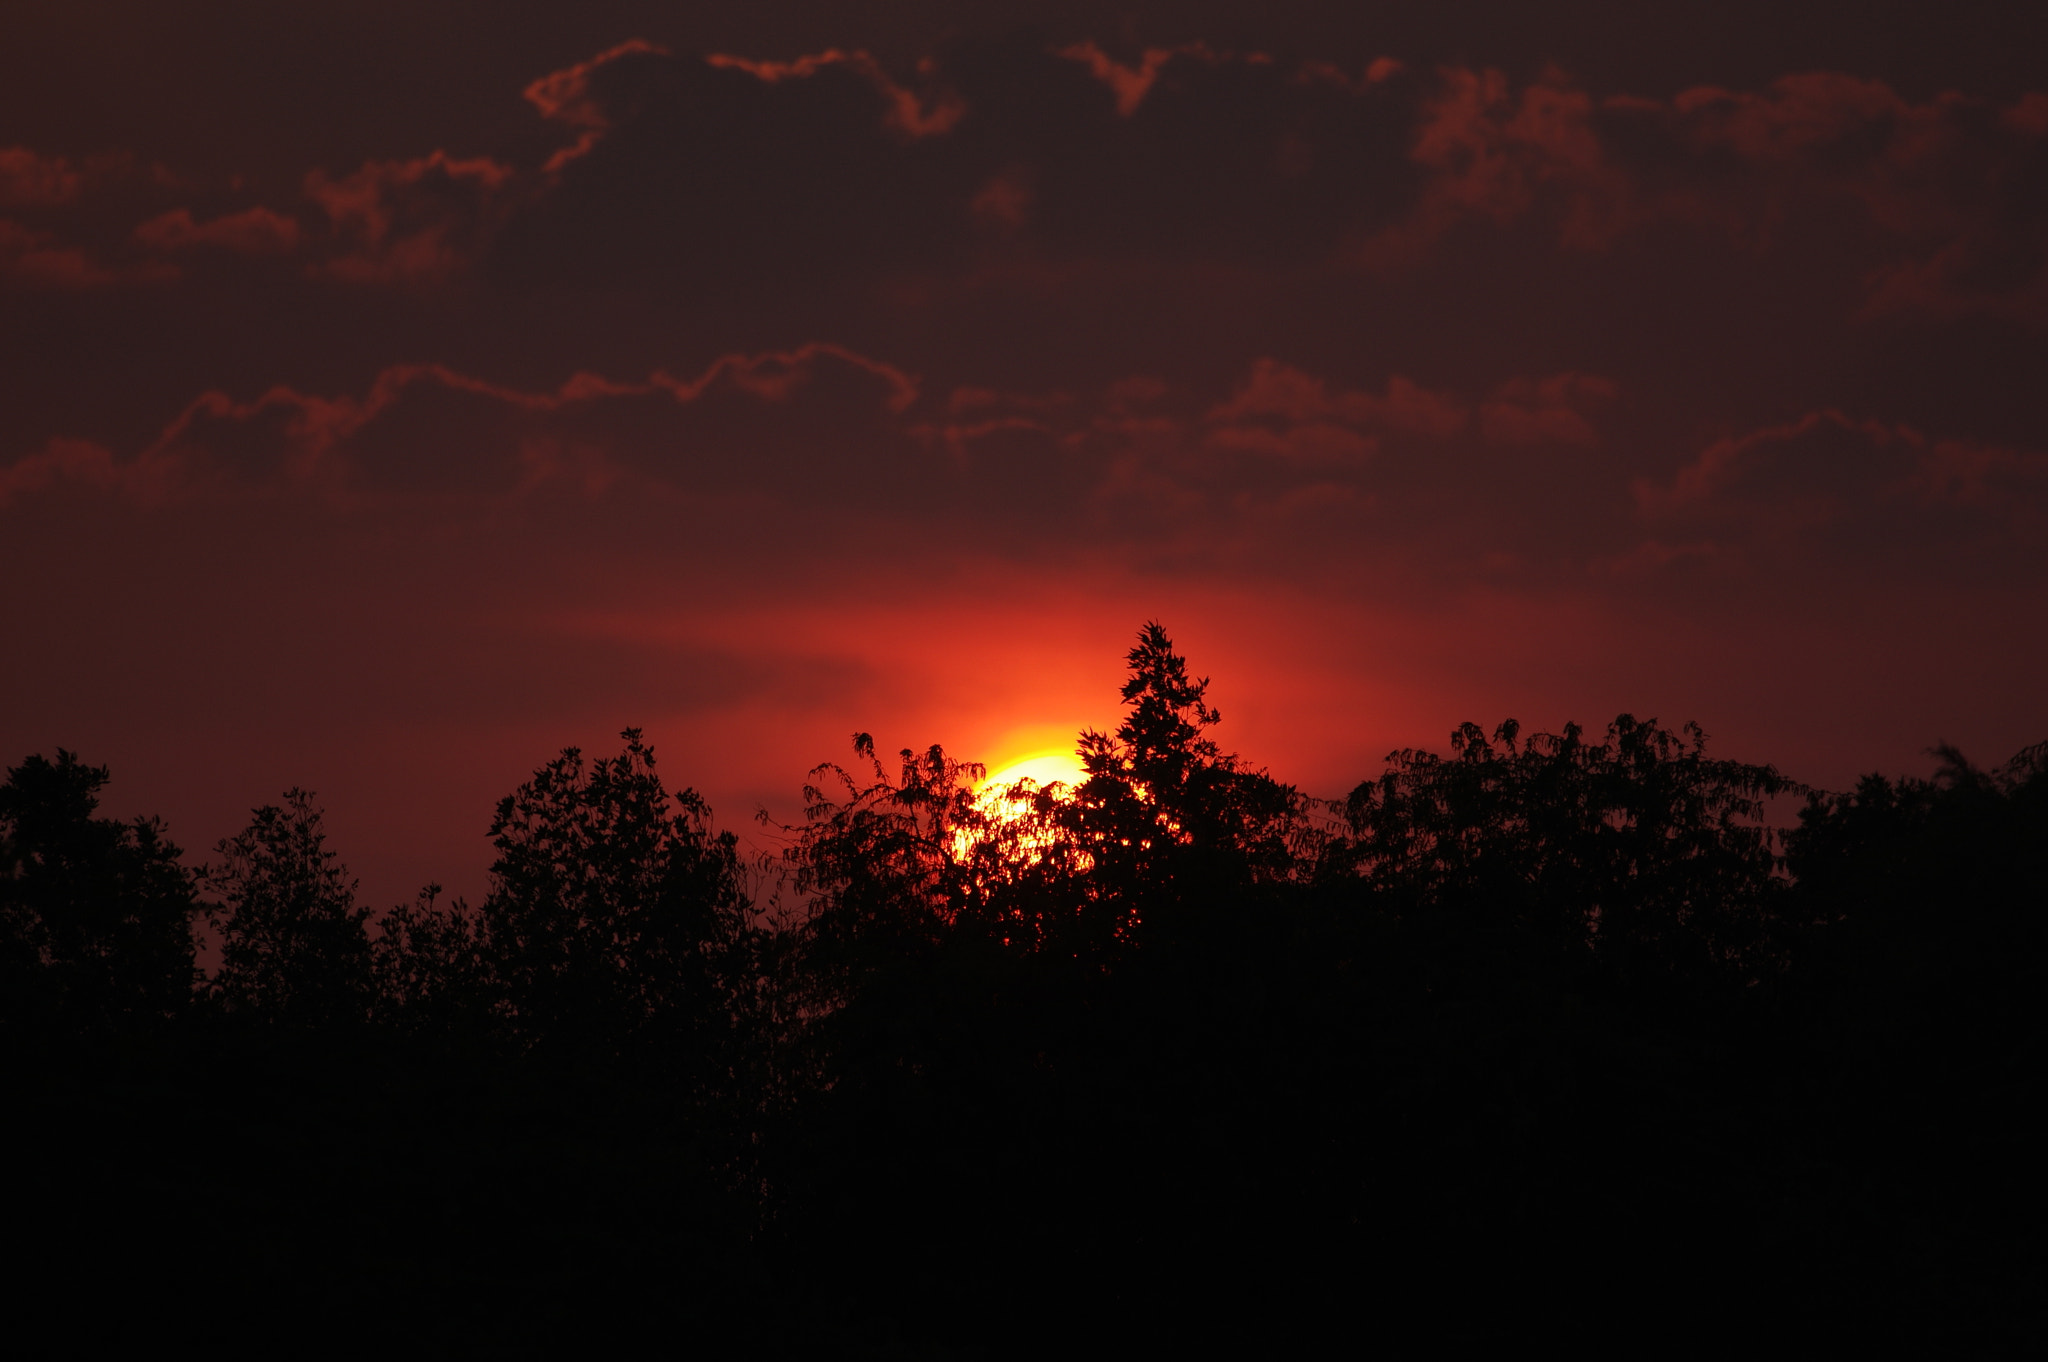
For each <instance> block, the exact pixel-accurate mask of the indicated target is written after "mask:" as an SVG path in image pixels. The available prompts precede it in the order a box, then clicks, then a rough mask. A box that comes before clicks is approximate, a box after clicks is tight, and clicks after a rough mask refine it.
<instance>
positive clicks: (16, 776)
mask: <svg viewBox="0 0 2048 1362" xmlns="http://www.w3.org/2000/svg"><path fill="white" fill-rule="evenodd" d="M107 779H108V775H107V768H106V767H104V766H87V765H85V764H83V763H82V762H80V761H79V760H78V757H77V755H76V754H75V753H72V752H69V751H66V750H65V749H63V748H59V749H57V760H56V761H54V762H53V761H51V760H49V759H48V758H46V757H43V756H40V755H38V756H32V757H30V758H28V759H27V760H26V761H24V762H22V764H21V765H20V766H17V767H14V768H13V769H11V770H10V771H8V773H7V782H6V784H5V785H0V1018H4V1019H5V1020H6V1021H7V1022H9V1023H11V1024H30V1025H49V1024H54V1025H58V1026H64V1027H71V1028H82V1029H86V1030H101V1029H106V1028H110V1027H112V1028H129V1027H134V1026H138V1025H143V1024H147V1023H151V1022H156V1021H161V1020H162V1019H164V1018H166V1017H169V1016H172V1015H174V1014H176V1013H177V1012H179V1011H181V1010H182V1009H183V1008H184V1007H185V1005H186V1004H187V1002H188V1001H189V1000H190V997H191V992H192V981H193V944H192V933H191V923H192V917H193V914H194V912H195V911H196V909H195V901H194V895H193V888H192V880H191V876H190V874H189V873H188V872H187V871H186V870H185V868H184V866H183V865H181V864H180V863H179V860H178V857H179V854H180V853H179V851H178V848H177V847H176V846H175V845H173V844H172V843H171V842H170V840H169V839H168V838H166V837H165V836H164V830H163V825H162V823H161V822H159V821H157V820H156V819H144V818H138V819H136V820H135V821H134V822H132V823H121V822H116V821H114V820H112V819H106V818H96V817H94V814H95V812H96V811H97V810H98V808H99V791H100V789H101V787H102V786H104V785H105V784H106V783H107Z"/></svg>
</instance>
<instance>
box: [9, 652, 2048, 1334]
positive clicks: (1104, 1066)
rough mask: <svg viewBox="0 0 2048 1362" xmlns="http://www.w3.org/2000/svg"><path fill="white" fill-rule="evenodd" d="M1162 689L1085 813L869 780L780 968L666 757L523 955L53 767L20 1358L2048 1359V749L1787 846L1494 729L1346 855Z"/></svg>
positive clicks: (1742, 787)
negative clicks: (1529, 1348)
mask: <svg viewBox="0 0 2048 1362" xmlns="http://www.w3.org/2000/svg"><path fill="white" fill-rule="evenodd" d="M1132 678H1133V679H1132V683H1131V686H1130V687H1127V689H1126V700H1127V701H1128V702H1129V703H1130V705H1131V717H1130V720H1129V721H1128V722H1127V723H1126V725H1125V726H1124V728H1123V729H1121V730H1119V732H1118V733H1117V734H1115V735H1111V736H1104V737H1100V738H1091V739H1090V740H1089V741H1087V742H1084V750H1085V751H1086V752H1087V755H1088V763H1089V769H1090V772H1091V777H1090V780H1089V782H1088V784H1087V785H1085V786H1083V787H1082V789H1081V790H1080V791H1079V792H1078V793H1077V794H1076V795H1075V796H1074V797H1073V798H1070V799H1066V800H1057V799H1046V798H1039V799H1037V800H1032V799H1029V798H1026V799H1023V800H1020V801H1018V803H1017V807H1016V808H1015V809H1014V810H1012V811H1011V812H1010V814H1009V815H1008V816H1005V817H995V818H992V817H990V816H989V814H988V811H987V810H985V809H981V808H979V807H978V806H976V805H974V804H973V803H972V802H971V800H969V799H968V798H967V797H966V794H965V788H966V787H965V775H966V774H967V773H965V772H963V771H962V769H961V768H958V767H956V766H954V765H953V763H952V762H951V761H950V760H948V759H947V758H945V756H944V754H943V753H940V752H938V751H937V750H936V749H934V750H933V751H931V752H928V753H924V754H908V753H907V754H905V758H904V762H903V765H902V769H901V772H900V774H899V775H897V776H893V777H892V776H888V775H885V774H884V773H883V772H882V769H881V768H880V767H879V766H876V767H874V768H873V777H872V779H869V778H868V777H866V776H864V775H861V774H859V773H856V774H855V775H853V776H849V777H847V778H846V779H845V780H843V781H842V780H841V779H840V773H838V772H836V769H828V768H821V771H820V772H819V773H816V774H815V776H814V779H815V780H816V782H817V784H818V786H819V787H820V788H819V789H818V790H816V791H813V794H814V795H815V798H813V800H812V801H811V809H810V812H809V815H808V817H807V819H806V822H805V824H804V825H803V826H801V827H798V828H793V829H786V830H784V832H785V834H786V837H787V841H788V847H789V850H788V854H787V856H786V857H785V858H784V862H783V865H782V867H781V868H782V871H783V872H784V874H785V876H786V878H785V879H784V880H782V881H781V891H782V894H783V897H782V899H781V900H780V901H781V902H783V903H785V904H801V905H802V911H801V912H790V913H787V914H785V915H784V916H783V917H782V918H781V919H780V920H777V919H775V918H773V917H771V916H769V915H767V914H766V911H765V910H766V909H767V908H769V907H770V906H771V905H770V902H769V896H770V894H771V892H772V891H773V890H774V889H775V887H776V882H775V881H773V880H771V879H765V878H763V875H762V874H761V872H760V869H759V868H749V867H747V866H746V865H744V864H743V863H742V862H741V860H740V858H739V856H738V853H737V850H736V848H735V846H734V844H733V843H732V841H731V840H730V839H729V838H726V837H722V836H721V835H719V834H717V833H716V832H715V831H713V829H712V827H711V825H710V823H709V818H708V811H705V810H703V809H702V808H701V805H699V804H697V803H695V801H694V797H693V796H690V795H688V794H687V792H684V793H683V794H682V795H680V796H675V797H671V796H670V795H669V794H668V793H667V792H666V791H664V790H663V789H662V788H661V786H660V783H659V782H658V781H656V780H655V779H654V777H653V774H652V754H651V753H649V752H647V751H646V749H645V748H644V747H642V746H641V745H640V744H639V741H638V739H637V736H636V735H628V745H627V749H626V751H625V753H624V754H623V755H621V756H620V757H618V758H615V759H609V760H606V761H600V762H597V763H594V764H591V765H589V766H586V765H584V764H583V763H582V761H581V759H580V758H574V759H572V758H571V757H570V756H569V755H567V754H565V756H564V758H563V759H562V760H561V761H558V762H556V763H552V764H551V765H550V766H548V767H545V768H543V769H542V770H541V771H539V772H537V773H536V775H535V779H534V781H532V782H530V783H529V784H528V785H527V786H524V787H522V789H521V790H520V791H519V792H517V793H516V794H515V795H513V796H512V797H509V798H508V799H507V800H506V801H505V803H504V805H502V806H501V807H500V809H499V812H498V818H497V820H496V823H495V825H494V828H493V835H494V836H495V837H496V838H497V845H498V849H499V861H498V865H497V867H496V870H495V873H494V877H493V890H492V894H491V897H490V899H489V900H488V901H487V902H486V903H484V904H483V905H480V906H478V907H476V908H474V909H472V908H470V907H468V906H466V905H453V906H448V905H442V904H440V903H438V902H437V901H436V900H434V899H433V898H432V897H431V896H425V897H423V898H422V900H421V902H420V903H419V904H415V905H411V906H409V907H408V908H406V909H404V910H396V911H394V912H393V913H391V914H387V915H385V916H384V917H383V918H382V919H380V920H376V921H372V920H371V919H370V916H369V915H368V914H367V913H366V912H364V911H363V910H362V909H360V908H357V907H356V906H355V905H354V903H353V899H352V896H351V892H350V886H349V884H348V882H347V880H346V878H345V876H344V875H343V873H342V872H341V871H340V869H339V865H338V862H335V861H334V860H333V857H332V854H331V853H329V852H327V851H326V849H325V847H324V844H323V843H322V841H321V837H320V833H319V828H318V815H317V813H316V812H314V811H313V810H312V809H311V808H310V806H309V805H308V804H307V803H306V802H305V801H304V800H297V801H296V802H295V801H293V800H289V799H288V800H287V803H286V805H285V806H282V807H280V808H276V809H268V810H261V811H259V812H258V815H257V818H256V820H255V822H253V823H252V825H251V828H250V830H249V832H247V833H245V834H244V835H243V836H242V837H241V838H239V839H232V840H231V841H230V842H229V843H224V844H223V845H222V846H221V847H220V848H219V849H218V850H217V858H216V860H215V861H213V862H211V863H210V864H209V867H208V868H207V870H206V871H205V872H204V873H203V874H201V875H199V876H197V877H196V878H195V877H193V876H191V875H189V874H186V873H185V872H184V871H182V870H181V869H179V866H180V864H181V863H179V862H178V861H177V858H176V853H175V849H174V848H168V846H167V844H164V843H162V842H161V840H160V837H159V834H158V833H156V832H155V831H154V830H152V829H151V828H149V827H148V826H147V825H143V826H141V827H134V826H130V827H123V826H121V825H117V824H112V823H108V822H105V821H104V820H98V819H97V818H95V817H93V812H94V811H93V807H92V803H91V795H92V791H93V790H94V789H96V788H97V785H96V783H95V781H94V777H95V776H98V777H99V778H103V773H95V772H94V771H92V769H91V768H87V767H83V766H80V765H78V764H77V763H75V762H70V763H68V764H67V762H66V761H65V760H64V759H62V758H60V759H59V760H58V761H57V762H47V761H42V760H41V759H35V760H32V761H31V762H29V763H25V764H24V765H23V766H22V767H21V768H18V769H16V770H15V771H14V772H12V773H11V778H10V780H9V783H8V785H7V786H6V787H5V790H4V791H0V834H4V839H5V840H4V841H0V852H4V857H0V910H4V914H5V916H4V925H5V929H6V937H5V947H6V950H7V952H8V954H7V955H6V958H5V968H6V970H7V971H8V973H7V976H6V979H5V983H6V987H7V994H6V1012H5V1016H4V1026H5V1030H4V1033H0V1040H4V1045H5V1051H4V1056H0V1058H4V1063H5V1084H6V1090H5V1091H6V1098H5V1103H4V1106H5V1110H6V1113H7V1115H6V1124H7V1129H8V1141H9V1143H10V1144H11V1145H12V1146H13V1147H14V1153H13V1156H12V1157H11V1158H10V1159H9V1163H8V1167H9V1173H8V1177H9V1181H10V1189H9V1195H8V1204H9V1214H8V1216H7V1217H6V1220H7V1224H8V1227H9V1238H10V1240H11V1241H12V1242H13V1245H14V1247H15V1249H16V1251H17V1254H18V1255H21V1254H26V1255H27V1256H28V1258H29V1263H28V1265H27V1266H26V1267H25V1268H22V1269H16V1270H15V1272H14V1274H13V1275H12V1277H11V1280H10V1282H9V1294H10V1295H11V1296H13V1297H14V1301H15V1304H14V1307H13V1309H12V1310H11V1311H10V1314H11V1316H12V1318H13V1319H14V1320H15V1321H16V1326H15V1327H16V1328H18V1329H25V1330H28V1331H31V1332H32V1334H33V1335H34V1336H38V1337H43V1338H51V1339H55V1340H58V1341H60V1342H62V1341H65V1340H69V1341H73V1342H75V1343H76V1344H77V1345H78V1346H79V1347H80V1348H83V1347H86V1346H89V1345H92V1344H96V1343H100V1342H104V1341H107V1340H111V1339H125V1340H131V1341H153V1342H155V1343H158V1344H161V1343H166V1342H183V1341H190V1342H192V1343H196V1344H198V1345H200V1346H204V1347H209V1348H211V1349H213V1350H216V1351H227V1352H243V1351H258V1350H261V1351H265V1352H276V1351H279V1350H291V1351H315V1352H319V1351H339V1350H343V1349H348V1350H359V1349H363V1348H391V1349H402V1350H404V1351H405V1352H408V1353H411V1352H416V1351H428V1352H432V1351H442V1352H451V1353H454V1352H460V1353H465V1354H466V1353H475V1352H491V1353H500V1354H527V1353H561V1352H567V1351H569V1350H571V1349H576V1350H579V1351H592V1350H595V1351H624V1350H625V1349H626V1348H627V1347H629V1346H631V1347H634V1348H636V1349H638V1348H642V1347H647V1346H653V1347H658V1348H661V1349H663V1350H665V1351H677V1352H688V1351H691V1350H706V1351H711V1350H716V1351H717V1352H719V1353H726V1352H730V1351H737V1350H739V1349H742V1348H743V1349H745V1350H746V1351H748V1352H750V1353H755V1354H764V1355H774V1354H776V1353H778V1352H792V1351H798V1350H802V1351H806V1352H818V1353H827V1352H829V1353H831V1354H840V1355H844V1354H853V1355H877V1356H911V1357H924V1356H933V1357H942V1356H962V1357H974V1356H992V1357H993V1356H1009V1355H1026V1354H1034V1353H1040V1352H1043V1351H1046V1350H1049V1349H1061V1350H1066V1351H1081V1352H1085V1353H1093V1352H1105V1351H1108V1350H1110V1349H1112V1348H1124V1349H1130V1350H1142V1351H1143V1352H1145V1353H1148V1354H1150V1353H1155V1352H1159V1351H1162V1350H1164V1349H1166V1348H1172V1347H1203V1348H1205V1349H1209V1350H1214V1349H1217V1348H1230V1349H1235V1350H1242V1351H1247V1352H1257V1353H1264V1354H1275V1353H1279V1354H1285V1353H1288V1352H1294V1351H1306V1350H1307V1349H1308V1348H1310V1347H1311V1346H1314V1347H1315V1348H1316V1349H1317V1350H1318V1351H1321V1350H1322V1349H1323V1348H1326V1347H1329V1346H1331V1345H1332V1344H1333V1343H1334V1344H1335V1345H1336V1346H1341V1347H1345V1348H1349V1349H1352V1350H1359V1351H1362V1350H1365V1349H1370V1348H1379V1347H1387V1348H1398V1349H1403V1350H1430V1351H1439V1350H1443V1351H1448V1350H1452V1349H1462V1348H1465V1347H1468V1346H1471V1345H1495V1346H1498V1345H1503V1344H1506V1345H1513V1344H1521V1343H1527V1342H1534V1341H1541V1340H1549V1341H1554V1342H1559V1343H1563V1344H1566V1345H1569V1346H1577V1347H1582V1348H1594V1349H1601V1350H1606V1349H1612V1350H1616V1351H1618V1350H1621V1349H1627V1350H1629V1351H1630V1352H1632V1353H1637V1354H1642V1353H1650V1354H1668V1353H1672V1352H1690V1351H1696V1350H1710V1351H1715V1352H1732V1351H1734V1350H1736V1349H1743V1350H1750V1349H1777V1348H1782V1347H1788V1346H1804V1347H1813V1348H1829V1349H1834V1350H1840V1349H1844V1348H1850V1347H1871V1346H1881V1347H1884V1348H1886V1350H1887V1351H1893V1350H1897V1349H1900V1348H1911V1349H1915V1350H1925V1351H1930V1352H1931V1351H1939V1352H1941V1353H1944V1354H1953V1353H1963V1354H1972V1355H2029V1356H2038V1355H2040V1354H2041V1352H2042V1351H2043V1348H2044V1346H2048V1276H2044V1267H2048V1255H2044V1253H2043V1249H2042V1231H2043V1225H2044V1220H2043V1212H2044V1210H2048V1186H2044V1173H2043V1154H2042V1151H2043V1149H2044V1148H2048V1143H2044V1138H2043V1137H2044V1134H2048V1131H2044V1128H2043V1122H2042V1119H2041V1117H2040V1114H2039V1113H2040V1111H2041V1110H2042V1109H2043V1108H2044V1106H2048V1103H2044V1102H2043V1100H2042V1092H2041V1088H2042V1079H2041V1075H2042V1071H2043V1068H2044V1048H2043V1040H2044V1035H2048V1031H2044V1026H2043V1020H2044V1017H2043V1013H2044V999H2048V988H2044V984H2048V978H2044V973H2048V971H2044V964H2048V943H2044V932H2043V920H2044V910H2048V751H2044V749H2043V748H2034V749H2030V750H2029V752H2027V753H2022V754H2021V755H2020V757H2018V758H2016V759H2015V760H2014V761H2013V762H2011V763H2009V764H2008V765H2006V766H2004V767H2001V768H1998V769H1996V770H1992V771H1980V770H1977V769H1974V768H1972V767H1970V766H1968V765H1967V764H1966V763H1964V762H1962V760H1961V759H1960V758H1959V757H1957V756H1955V755H1954V754H1952V753H1951V754H1944V755H1943V757H1942V758H1941V760H1942V763H1943V764H1942V765H1941V767H1940V769H1939V770H1938V772H1937V773H1936V774H1935V776H1934V777H1933V778H1932V779H1929V780H1919V779H1902V780H1896V781H1893V780H1885V779H1881V778H1877V777H1872V778H1869V779H1867V780H1866V781H1864V782H1863V784H1862V785H1861V786H1859V788H1858V789H1857V790H1856V791H1855V792H1853V793H1850V794H1846V795H1822V794H1813V795H1811V796H1809V798H1808V800H1807V806H1806V809H1805V811H1804V813H1803V815H1802V816H1801V819H1800V824H1799V826H1798V827H1797V828H1796V829H1793V830H1791V831H1790V832H1789V833H1787V834H1785V835H1784V836H1782V837H1777V836H1773V835H1771V834H1770V833H1769V832H1768V830H1767V829H1766V827H1765V820H1764V815H1765V813H1766V812H1767V808H1768V806H1767V801H1768V800H1770V799H1772V798H1773V797H1778V796H1786V795H1796V794H1798V793H1799V792H1798V791H1796V790H1795V789H1793V788H1792V787H1791V786H1790V783H1789V782H1786V781H1784V780H1783V778H1782V777H1779V776H1778V775H1777V773H1776V772H1774V771H1771V770H1770V769H1769V768H1764V767H1745V766H1739V765H1736V764H1734V763H1725V762H1716V761H1711V760H1709V759H1707V758H1706V757H1705V756H1704V755H1703V753H1702V751H1701V743H1700V740H1699V738H1698V735H1697V734H1696V733H1676V734H1674V733H1671V732H1668V731H1665V730H1661V729H1658V728H1656V726H1655V725H1643V724H1636V723H1634V722H1633V721H1630V720H1626V719H1624V720H1620V721H1617V724H1616V726H1615V727H1614V728H1613V729H1611V730H1610V732H1609V734H1608V735H1607V739H1606V740H1605V742H1604V743H1599V744H1595V743H1591V742H1587V741H1585V740H1584V739H1583V737H1582V735H1579V734H1577V733H1576V731H1567V733H1566V734H1564V735H1562V736H1557V737H1552V736H1547V735H1538V736H1537V737H1534V738H1530V739H1528V740H1526V741H1523V740H1521V739H1520V737H1519V735H1517V734H1516V733H1515V732H1514V731H1513V730H1512V728H1511V727H1504V728H1503V729H1502V730H1500V731H1498V732H1496V733H1495V734H1493V735H1491V736H1490V737H1489V736H1486V735H1483V734H1481V733H1480V732H1479V731H1478V730H1475V729H1469V728H1468V729H1466V730H1461V732H1460V734H1459V735H1458V737H1457V740H1456V744H1455V749H1456V750H1455V752H1454V754H1453V755H1452V756H1451V757H1449V758H1446V759H1443V760H1441V761H1438V760H1436V759H1433V758H1429V757H1427V756H1426V755H1425V754H1418V753H1404V754H1397V755H1396V757H1395V758H1394V759H1393V760H1392V762H1391V763H1390V766H1389V769H1388V771H1387V773H1386V774H1385V775H1384V776H1383V777H1381V778H1380V779H1379V780H1377V781H1374V782H1368V783H1367V784H1365V785H1362V786H1361V787H1360V789H1359V791H1358V792H1356V793H1354V795H1353V796H1352V797H1351V798H1350V799H1349V800H1348V801H1344V802H1343V803H1341V804H1338V805H1318V804H1315V803H1314V802H1313V801H1309V800H1306V799H1304V798H1302V797H1301V796H1299V795H1298V794H1297V793H1296V792H1294V791H1292V790H1291V789H1289V788H1288V787H1285V786H1282V785H1279V784H1277V783H1275V782H1273V781H1272V780H1271V779H1270V778H1269V777H1267V776H1266V775H1265V773H1263V772H1260V771H1255V770H1252V769H1250V768H1247V767H1245V766H1244V765H1243V764H1242V763H1239V762H1237V761H1236V760H1235V759H1234V758H1231V757H1228V756H1226V755H1224V754H1223V753H1221V752H1220V751H1219V750H1218V749H1217V748H1216V747H1215V746H1214V745H1213V744H1212V743H1210V742H1209V741H1208V739H1207V738H1206V736H1205V734H1206V733H1207V731H1208V730H1209V729H1210V727H1211V726H1212V725H1213V723H1214V722H1215V715H1214V712H1213V711H1211V710H1208V709H1206V708H1205V701H1204V698H1203V691H1202V688H1201V684H1200V683H1199V682H1195V681H1192V680H1190V679H1189V678H1188V677H1187V676H1186V674H1185V669H1184V667H1182V666H1181V664H1180V660H1179V659H1178V658H1177V657H1174V656H1173V655H1172V652H1171V648H1170V645H1169V644H1167V642H1166V640H1165V638H1164V635H1163V634H1157V632H1156V630H1154V631H1148V632H1147V634H1146V635H1145V636H1144V637H1142V638H1141V640H1140V645H1139V647H1138V648H1136V649H1134V650H1133V653H1132ZM1090 743H1092V744H1093V745H1092V746H1091V745H1090ZM863 755H864V756H865V755H868V754H867V753H866V752H865V750H864V752H863ZM153 839H154V840H153ZM195 914H196V915H197V917H196V919H195ZM195 920H197V921H200V922H204V923H208V924H210V927H209V930H210V931H211V932H212V933H213V934H214V939H215V941H216V942H217V948H218V950H219V954H220V958H221V966H220V968H219V969H217V970H215V971H213V972H212V973H211V975H210V976H209V977H208V978H206V979H205V980H202V981H199V982H197V983H195V982H194V978H193V972H192V959H193V956H192V947H191V937H190V935H189V928H190V925H191V924H192V922H194V921H195ZM173 927H175V930H173Z"/></svg>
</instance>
